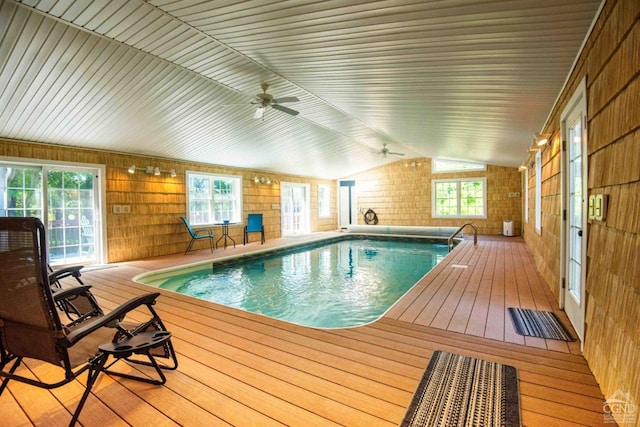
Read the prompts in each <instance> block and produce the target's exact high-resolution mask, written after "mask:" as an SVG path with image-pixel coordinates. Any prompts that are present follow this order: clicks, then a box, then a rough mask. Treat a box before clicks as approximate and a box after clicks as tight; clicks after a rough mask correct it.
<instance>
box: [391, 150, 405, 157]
mask: <svg viewBox="0 0 640 427" xmlns="http://www.w3.org/2000/svg"><path fill="white" fill-rule="evenodd" d="M387 154H393V155H394V156H404V153H394V152H393V151H389V152H388V153H387Z"/></svg>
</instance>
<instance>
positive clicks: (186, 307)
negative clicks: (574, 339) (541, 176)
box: [0, 234, 604, 427]
mask: <svg viewBox="0 0 640 427" xmlns="http://www.w3.org/2000/svg"><path fill="white" fill-rule="evenodd" d="M325 235H326V234H325ZM290 241H291V240H287V239H279V240H274V241H271V242H267V244H266V245H265V247H269V246H277V245H282V244H286V243H289V242H290ZM262 248H263V247H262V246H260V245H259V244H255V243H252V244H249V245H247V246H246V247H242V246H238V247H237V248H235V249H234V248H227V249H218V250H217V251H216V252H215V254H214V256H215V257H220V256H226V255H230V254H233V253H239V252H243V251H249V250H256V249H262ZM209 258H211V254H210V253H209V251H208V250H202V251H197V252H194V253H191V254H189V255H186V256H184V255H174V256H167V257H161V258H154V259H149V260H142V261H136V262H130V263H123V264H118V265H117V266H115V267H113V268H106V269H99V270H94V271H89V272H86V273H85V274H84V276H83V277H84V278H86V282H87V283H90V284H92V285H93V286H94V293H95V294H96V296H97V298H98V299H99V301H100V302H101V304H102V305H103V306H104V307H105V308H106V309H110V308H113V307H115V306H116V305H117V304H119V303H121V302H123V301H125V300H126V299H128V298H130V297H132V296H134V295H138V294H141V293H143V292H145V291H148V289H149V288H148V287H146V286H144V285H140V284H137V283H135V282H132V280H131V278H132V277H134V276H135V275H137V274H140V273H143V272H146V271H150V270H155V269H158V268H162V267H167V266H170V265H177V264H181V263H182V264H184V263H188V262H194V261H197V260H201V259H209ZM461 266H466V268H461ZM545 286H546V285H545V284H543V283H542V280H541V278H540V277H539V275H538V274H537V273H536V270H535V267H534V266H533V263H532V260H531V257H530V254H529V253H528V251H527V248H526V246H525V244H524V243H523V242H522V240H521V239H518V238H504V239H496V238H491V239H483V238H481V239H480V242H479V245H478V246H477V247H474V246H473V245H472V244H471V242H463V243H462V244H461V245H460V246H458V247H457V248H456V249H455V250H454V251H453V252H452V253H451V255H450V256H449V257H447V258H446V259H445V260H444V261H443V262H442V263H440V264H439V265H438V266H437V267H436V268H435V269H434V270H433V271H432V272H431V273H429V274H428V275H427V276H425V277H424V278H423V280H421V282H419V284H418V285H416V286H415V287H414V289H412V291H410V292H409V293H408V294H407V295H406V296H405V297H404V298H403V299H402V300H401V301H400V302H399V303H398V304H396V306H394V307H393V309H392V310H390V311H389V313H388V314H387V316H385V317H384V318H383V319H381V320H379V321H377V322H375V323H373V324H371V325H367V326H364V327H358V328H352V329H341V330H318V329H310V328H305V327H300V326H295V325H291V324H288V323H285V322H281V321H278V320H273V319H269V318H266V317H263V316H259V315H255V314H251V313H246V312H243V311H240V310H235V309H231V308H227V307H224V306H220V305H217V304H213V303H209V302H205V301H200V300H196V299H193V298H189V297H186V296H182V295H178V294H174V293H171V292H164V291H163V292H162V294H163V295H162V296H161V297H160V299H159V302H158V305H157V308H158V311H159V313H160V314H161V316H162V318H163V320H164V321H165V322H166V324H167V326H168V328H169V329H170V330H171V331H172V333H173V336H174V338H173V342H174V345H175V348H176V350H177V352H178V357H179V363H180V366H179V368H178V370H177V371H172V372H169V373H168V375H167V377H168V381H167V384H166V385H165V386H162V387H158V386H151V385H146V384H142V383H138V382H134V381H130V380H124V379H114V378H111V377H109V376H107V375H102V376H101V378H100V379H99V380H98V383H97V384H96V386H95V387H94V392H93V393H92V395H91V396H90V397H89V399H88V401H87V404H86V406H85V408H84V410H83V412H82V414H81V416H80V421H81V423H82V424H83V425H85V426H119V425H134V426H142V425H144V426H147V425H154V426H164V425H187V426H213V425H235V426H269V425H292V426H325V425H327V426H328V425H349V426H361V425H362V426H367V427H372V426H385V425H389V426H394V425H398V424H399V422H400V421H401V419H402V417H403V415H404V412H405V409H406V407H407V406H408V404H409V402H410V400H411V397H412V395H413V392H414V390H415V388H416V386H417V384H418V381H419V379H420V377H421V376H422V373H423V371H424V369H425V367H426V365H427V363H428V361H429V358H430V356H431V354H432V352H433V351H434V350H445V351H451V352H457V353H460V354H464V355H469V356H473V357H478V358H483V359H487V360H492V361H497V362H500V363H506V364H510V365H513V366H515V367H516V368H517V369H518V376H519V380H520V401H521V408H522V412H521V414H522V421H523V425H527V426H540V425H544V426H563V425H588V426H594V425H600V424H603V412H602V405H603V401H604V399H603V396H602V394H601V392H600V389H599V388H598V385H597V383H596V381H595V379H594V377H593V375H592V374H591V372H590V370H589V367H588V366H587V364H586V362H585V359H584V358H583V357H582V356H581V355H580V351H579V344H578V343H570V344H567V343H564V342H555V341H553V342H550V341H545V340H541V339H526V340H525V339H523V338H522V337H520V336H517V335H516V334H515V333H514V331H513V327H512V326H511V322H510V320H509V318H508V316H507V315H505V312H506V308H507V307H509V306H517V307H524V308H538V309H553V310H555V311H557V312H558V308H557V307H556V306H555V304H554V303H553V298H552V297H550V295H549V292H548V291H546V290H545V289H546V288H545ZM559 313H560V314H561V315H562V314H563V313H562V312H559ZM561 318H562V319H563V321H564V322H565V324H567V325H568V321H567V320H566V317H564V316H562V317H561ZM20 369H21V370H22V372H23V373H25V372H28V373H29V375H33V376H36V377H41V378H45V377H48V376H50V375H52V374H53V371H55V370H57V369H55V368H52V367H51V366H50V365H45V364H42V363H38V362H35V361H30V362H28V363H27V367H22V368H20ZM27 369H28V370H27ZM82 391H83V386H82V384H81V383H80V382H74V383H72V384H69V385H66V386H64V387H61V388H59V389H57V390H53V391H46V390H41V389H37V388H35V387H30V386H26V385H23V384H20V383H17V382H11V383H10V384H9V387H8V390H7V391H5V393H4V394H3V395H2V396H1V397H0V413H1V414H3V415H2V422H0V424H2V425H7V426H23V425H38V426H60V425H66V424H68V422H69V420H70V419H71V413H70V412H71V411H73V409H74V408H75V406H76V404H77V401H78V399H79V396H80V395H81V393H82Z"/></svg>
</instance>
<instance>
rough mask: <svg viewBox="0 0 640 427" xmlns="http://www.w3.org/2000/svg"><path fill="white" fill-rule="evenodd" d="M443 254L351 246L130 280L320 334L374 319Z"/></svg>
mask: <svg viewBox="0 0 640 427" xmlns="http://www.w3.org/2000/svg"><path fill="white" fill-rule="evenodd" d="M447 253H448V250H447V245H446V244H441V243H433V241H431V242H430V243H424V242H419V241H408V240H400V241H397V240H378V239H375V240H369V239H354V240H352V239H349V240H341V241H337V242H336V241H334V242H331V243H328V244H324V245H322V246H312V247H305V248H301V249H295V250H291V251H288V252H281V253H276V254H272V255H264V256H260V257H257V258H254V259H244V260H242V261H239V262H231V263H225V264H223V265H218V264H216V263H213V266H212V265H211V263H207V264H206V265H203V266H202V269H200V270H195V271H194V270H192V269H190V271H187V272H183V273H181V272H180V271H176V272H174V273H172V274H171V277H166V275H163V276H164V278H158V277H156V278H155V279H154V276H153V275H151V277H150V279H151V280H144V279H142V278H137V279H136V280H138V281H140V282H142V283H146V284H149V285H155V286H158V287H160V288H163V289H168V290H172V291H175V292H179V293H182V294H185V295H190V296H192V297H196V298H200V299H204V300H207V301H213V302H216V303H219V304H224V305H226V306H229V307H235V308H239V309H242V310H246V311H250V312H253V313H259V314H262V315H265V316H269V317H274V318H277V319H281V320H285V321H288V322H291V323H296V324H300V325H304V326H310V327H318V328H344V327H353V326H358V325H363V324H367V323H370V322H373V321H375V320H377V319H378V318H380V317H381V316H382V315H383V314H384V313H385V312H386V311H387V310H388V309H389V308H390V307H391V306H392V305H393V304H394V303H395V302H396V301H398V300H399V299H400V298H401V297H402V296H403V295H404V294H405V293H406V292H407V291H408V290H409V289H411V287H413V285H415V284H416V282H418V281H419V280H420V279H421V278H422V277H423V276H424V275H425V274H426V273H427V272H428V271H429V270H431V269H432V268H433V267H434V266H435V265H436V264H437V263H438V262H440V260H442V259H443V258H444V257H445V256H446V254H447Z"/></svg>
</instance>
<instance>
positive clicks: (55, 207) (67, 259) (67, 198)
mask: <svg viewBox="0 0 640 427" xmlns="http://www.w3.org/2000/svg"><path fill="white" fill-rule="evenodd" d="M46 176H47V220H48V221H47V226H48V227H47V228H48V236H49V238H48V240H49V242H48V244H49V258H50V261H51V263H52V264H72V263H78V262H93V261H96V224H97V221H96V220H97V217H98V216H97V215H96V212H97V210H96V206H97V203H96V202H97V196H96V188H95V174H94V173H93V172H90V171H82V170H63V169H59V168H55V169H47V175H46Z"/></svg>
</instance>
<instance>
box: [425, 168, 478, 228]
mask: <svg viewBox="0 0 640 427" xmlns="http://www.w3.org/2000/svg"><path fill="white" fill-rule="evenodd" d="M432 197H433V217H434V218H486V216H487V179H486V178H460V179H434V180H432Z"/></svg>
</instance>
